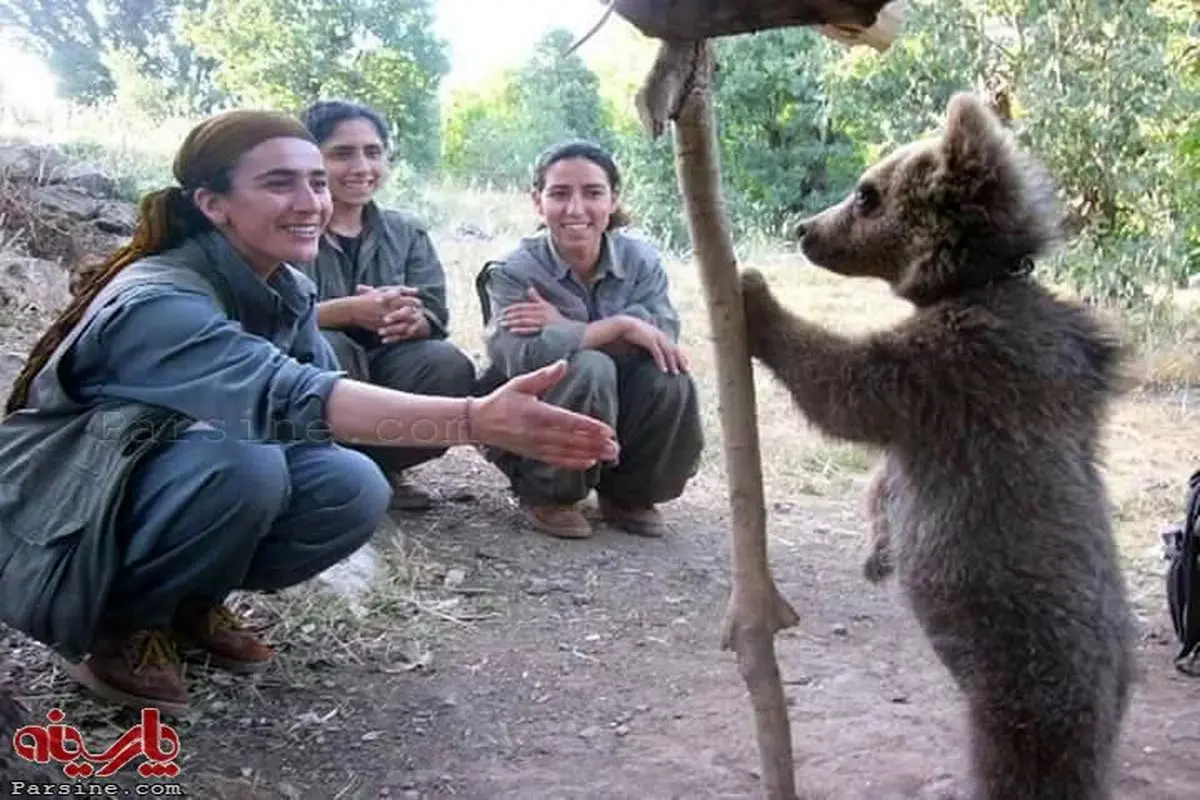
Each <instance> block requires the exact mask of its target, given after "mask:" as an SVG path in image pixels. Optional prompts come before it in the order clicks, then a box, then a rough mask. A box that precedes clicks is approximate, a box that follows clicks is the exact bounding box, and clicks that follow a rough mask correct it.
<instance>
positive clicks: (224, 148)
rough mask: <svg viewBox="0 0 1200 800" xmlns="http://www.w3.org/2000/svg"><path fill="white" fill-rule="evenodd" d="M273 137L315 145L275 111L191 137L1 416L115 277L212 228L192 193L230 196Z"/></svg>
mask: <svg viewBox="0 0 1200 800" xmlns="http://www.w3.org/2000/svg"><path fill="white" fill-rule="evenodd" d="M277 137H290V138H295V139H302V140H304V141H306V142H311V143H312V144H313V145H315V144H316V142H315V141H313V137H312V136H311V135H310V134H309V132H308V131H307V130H306V129H305V127H304V126H303V125H301V124H300V123H299V122H298V121H297V120H296V119H295V118H293V117H291V116H289V115H287V114H283V113H280V112H276V111H257V110H252V109H238V110H234V111H226V112H224V113H221V114H217V115H216V116H213V117H209V118H208V119H206V120H204V121H203V122H201V123H200V124H198V125H196V126H195V127H194V128H192V129H191V130H190V131H189V132H188V135H187V136H186V137H185V138H184V140H183V144H182V145H180V147H179V150H178V152H177V153H176V154H175V161H174V163H173V165H172V172H173V173H174V176H175V180H176V182H177V183H176V185H174V186H167V187H164V188H162V189H159V190H157V191H154V192H150V193H149V194H146V195H145V196H143V197H142V201H141V205H140V207H139V214H138V223H137V228H136V229H135V230H134V232H133V237H132V238H131V239H130V241H129V244H127V245H126V246H124V247H122V248H121V249H119V250H117V251H116V252H115V253H113V254H112V255H111V256H109V257H108V258H107V259H105V261H104V262H103V263H102V264H100V265H98V266H97V268H96V270H95V272H93V273H92V275H91V277H89V278H88V279H87V280H86V281H85V282H84V283H83V284H82V285H81V286H80V287H79V289H78V292H77V293H76V294H75V296H74V297H73V298H72V299H71V302H70V303H68V304H67V306H66V307H65V308H64V309H63V310H62V311H60V312H59V314H58V316H57V317H56V318H55V319H54V321H53V322H52V323H51V324H50V327H49V328H47V329H46V331H45V332H44V333H43V334H42V336H41V337H40V338H39V339H38V340H37V342H35V343H34V345H33V348H32V350H30V354H29V360H28V361H27V362H26V363H25V366H24V367H22V369H21V372H20V373H19V374H18V375H17V378H16V380H15V381H14V382H13V388H12V391H11V393H10V394H9V396H8V402H7V403H6V404H5V409H4V410H5V413H12V412H14V411H17V410H19V409H21V408H22V407H24V405H25V403H26V402H27V400H28V396H29V388H30V385H31V383H32V382H33V379H34V377H36V375H37V373H38V372H40V371H41V370H42V368H43V367H45V365H46V363H47V362H48V361H49V359H50V356H51V355H52V354H53V353H54V351H55V349H57V348H58V346H59V345H60V344H61V343H62V342H63V340H64V339H65V338H66V336H67V333H68V332H70V330H71V329H72V328H74V327H75V325H76V324H78V322H79V320H80V319H82V317H83V313H84V311H86V310H87V307H88V306H89V305H90V304H91V302H92V300H94V299H95V298H96V295H98V294H99V293H100V290H101V289H103V288H104V287H105V286H106V285H107V284H108V282H109V281H111V280H112V279H113V278H114V277H115V276H116V275H117V273H119V272H120V271H121V270H123V269H125V268H126V267H128V266H129V265H130V264H132V263H134V262H135V261H138V260H140V259H143V258H145V257H147V256H152V255H155V254H157V253H162V252H164V251H166V250H170V249H172V248H174V247H177V246H178V245H180V244H182V243H183V242H184V241H185V240H187V239H188V238H190V237H192V236H196V235H198V234H201V233H205V232H207V231H210V230H212V229H213V225H212V223H211V222H210V221H209V219H208V217H206V216H204V214H202V213H201V212H200V209H199V208H197V207H196V203H195V200H194V196H195V193H196V190H197V189H209V190H211V191H214V192H217V193H218V194H224V193H227V192H228V191H229V190H230V189H231V188H232V186H231V183H230V178H231V174H232V172H233V169H234V167H235V166H236V165H237V163H238V160H239V159H241V157H242V155H243V154H245V153H246V152H247V151H249V150H252V149H253V148H254V147H256V146H258V145H259V144H261V143H262V142H265V141H267V140H268V139H274V138H277Z"/></svg>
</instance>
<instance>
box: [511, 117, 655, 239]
mask: <svg viewBox="0 0 1200 800" xmlns="http://www.w3.org/2000/svg"><path fill="white" fill-rule="evenodd" d="M568 158H586V159H587V160H588V161H591V162H592V163H593V164H595V165H596V166H597V167H600V169H602V170H604V174H605V175H606V176H607V177H608V185H609V187H610V188H611V189H612V192H613V194H615V195H619V194H620V193H621V171H620V170H618V169H617V162H616V161H614V160H613V157H612V154H611V153H609V152H608V151H607V150H605V149H604V148H603V147H601V146H600V145H598V144H596V143H595V142H589V141H588V140H586V139H569V140H567V141H565V142H559V143H557V144H554V145H551V146H550V147H547V148H546V149H545V150H543V151H542V152H541V154H540V155H539V156H538V157H537V160H536V161H534V162H533V188H534V189H535V190H537V191H539V192H540V191H542V190H543V189H545V188H546V172H547V171H549V169H550V167H552V166H553V165H554V164H556V163H558V162H559V161H564V160H566V159H568ZM632 221H633V220H632V218H631V217H630V216H629V213H628V212H627V211H626V210H625V209H624V208H623V207H622V206H621V204H620V203H619V202H618V203H617V208H616V209H615V210H614V211H613V213H612V216H611V217H610V218H609V220H608V228H607V229H608V230H610V231H611V230H613V229H615V228H623V227H625V226H626V225H628V224H630V223H631V222H632Z"/></svg>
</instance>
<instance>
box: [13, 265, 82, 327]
mask: <svg viewBox="0 0 1200 800" xmlns="http://www.w3.org/2000/svg"><path fill="white" fill-rule="evenodd" d="M69 280H70V279H69V277H68V275H67V272H66V270H64V269H63V268H62V267H60V266H58V265H57V264H55V263H54V262H52V261H44V260H42V259H39V258H22V257H19V256H18V257H11V256H10V257H3V256H0V307H4V306H8V307H11V308H18V309H35V310H38V311H44V312H47V313H53V312H56V311H58V310H59V309H61V308H63V307H64V306H66V304H67V303H68V302H70V300H71V296H70V291H69Z"/></svg>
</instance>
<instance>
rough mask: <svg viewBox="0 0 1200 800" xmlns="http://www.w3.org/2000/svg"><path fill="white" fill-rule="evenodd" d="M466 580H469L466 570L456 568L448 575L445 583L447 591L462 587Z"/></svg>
mask: <svg viewBox="0 0 1200 800" xmlns="http://www.w3.org/2000/svg"><path fill="white" fill-rule="evenodd" d="M466 579H467V573H466V570H462V569H459V568H458V567H455V568H454V569H452V570H450V571H448V572H447V573H446V579H445V581H444V583H445V585H446V588H447V589H454V588H457V587H459V586H462V585H463V581H465V580H466Z"/></svg>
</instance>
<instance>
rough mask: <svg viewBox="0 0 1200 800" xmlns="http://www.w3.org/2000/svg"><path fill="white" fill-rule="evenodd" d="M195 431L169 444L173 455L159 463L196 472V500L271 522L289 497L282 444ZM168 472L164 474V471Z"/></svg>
mask: <svg viewBox="0 0 1200 800" xmlns="http://www.w3.org/2000/svg"><path fill="white" fill-rule="evenodd" d="M204 433H205V432H202V431H194V432H189V433H188V434H186V435H185V438H183V439H182V440H181V441H179V442H177V443H175V444H174V445H173V446H174V447H178V448H180V450H179V452H177V453H175V454H173V455H175V456H177V457H175V458H171V459H169V460H168V461H166V462H160V466H162V467H166V468H168V469H170V470H171V471H172V472H174V473H176V475H177V476H178V477H180V478H182V479H183V480H185V481H186V480H188V479H189V478H192V479H196V478H199V485H198V486H197V487H196V500H197V501H199V502H201V503H203V504H204V505H207V506H210V507H212V508H213V509H214V511H220V512H223V513H229V514H233V515H234V516H235V517H236V522H235V521H234V520H231V522H234V524H236V523H237V522H242V523H245V524H248V525H258V524H259V523H269V522H270V521H271V520H273V519H275V518H276V517H278V516H279V515H280V514H281V513H282V512H283V509H284V508H285V507H286V506H287V504H288V501H289V499H290V497H291V490H292V487H291V481H290V478H289V474H288V467H287V461H286V459H285V458H284V455H283V449H282V448H281V447H279V446H277V445H270V444H262V443H259V442H248V441H244V440H240V439H237V438H234V437H230V436H226V435H223V434H220V433H216V434H213V435H203V434H204ZM164 477H166V476H164Z"/></svg>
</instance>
